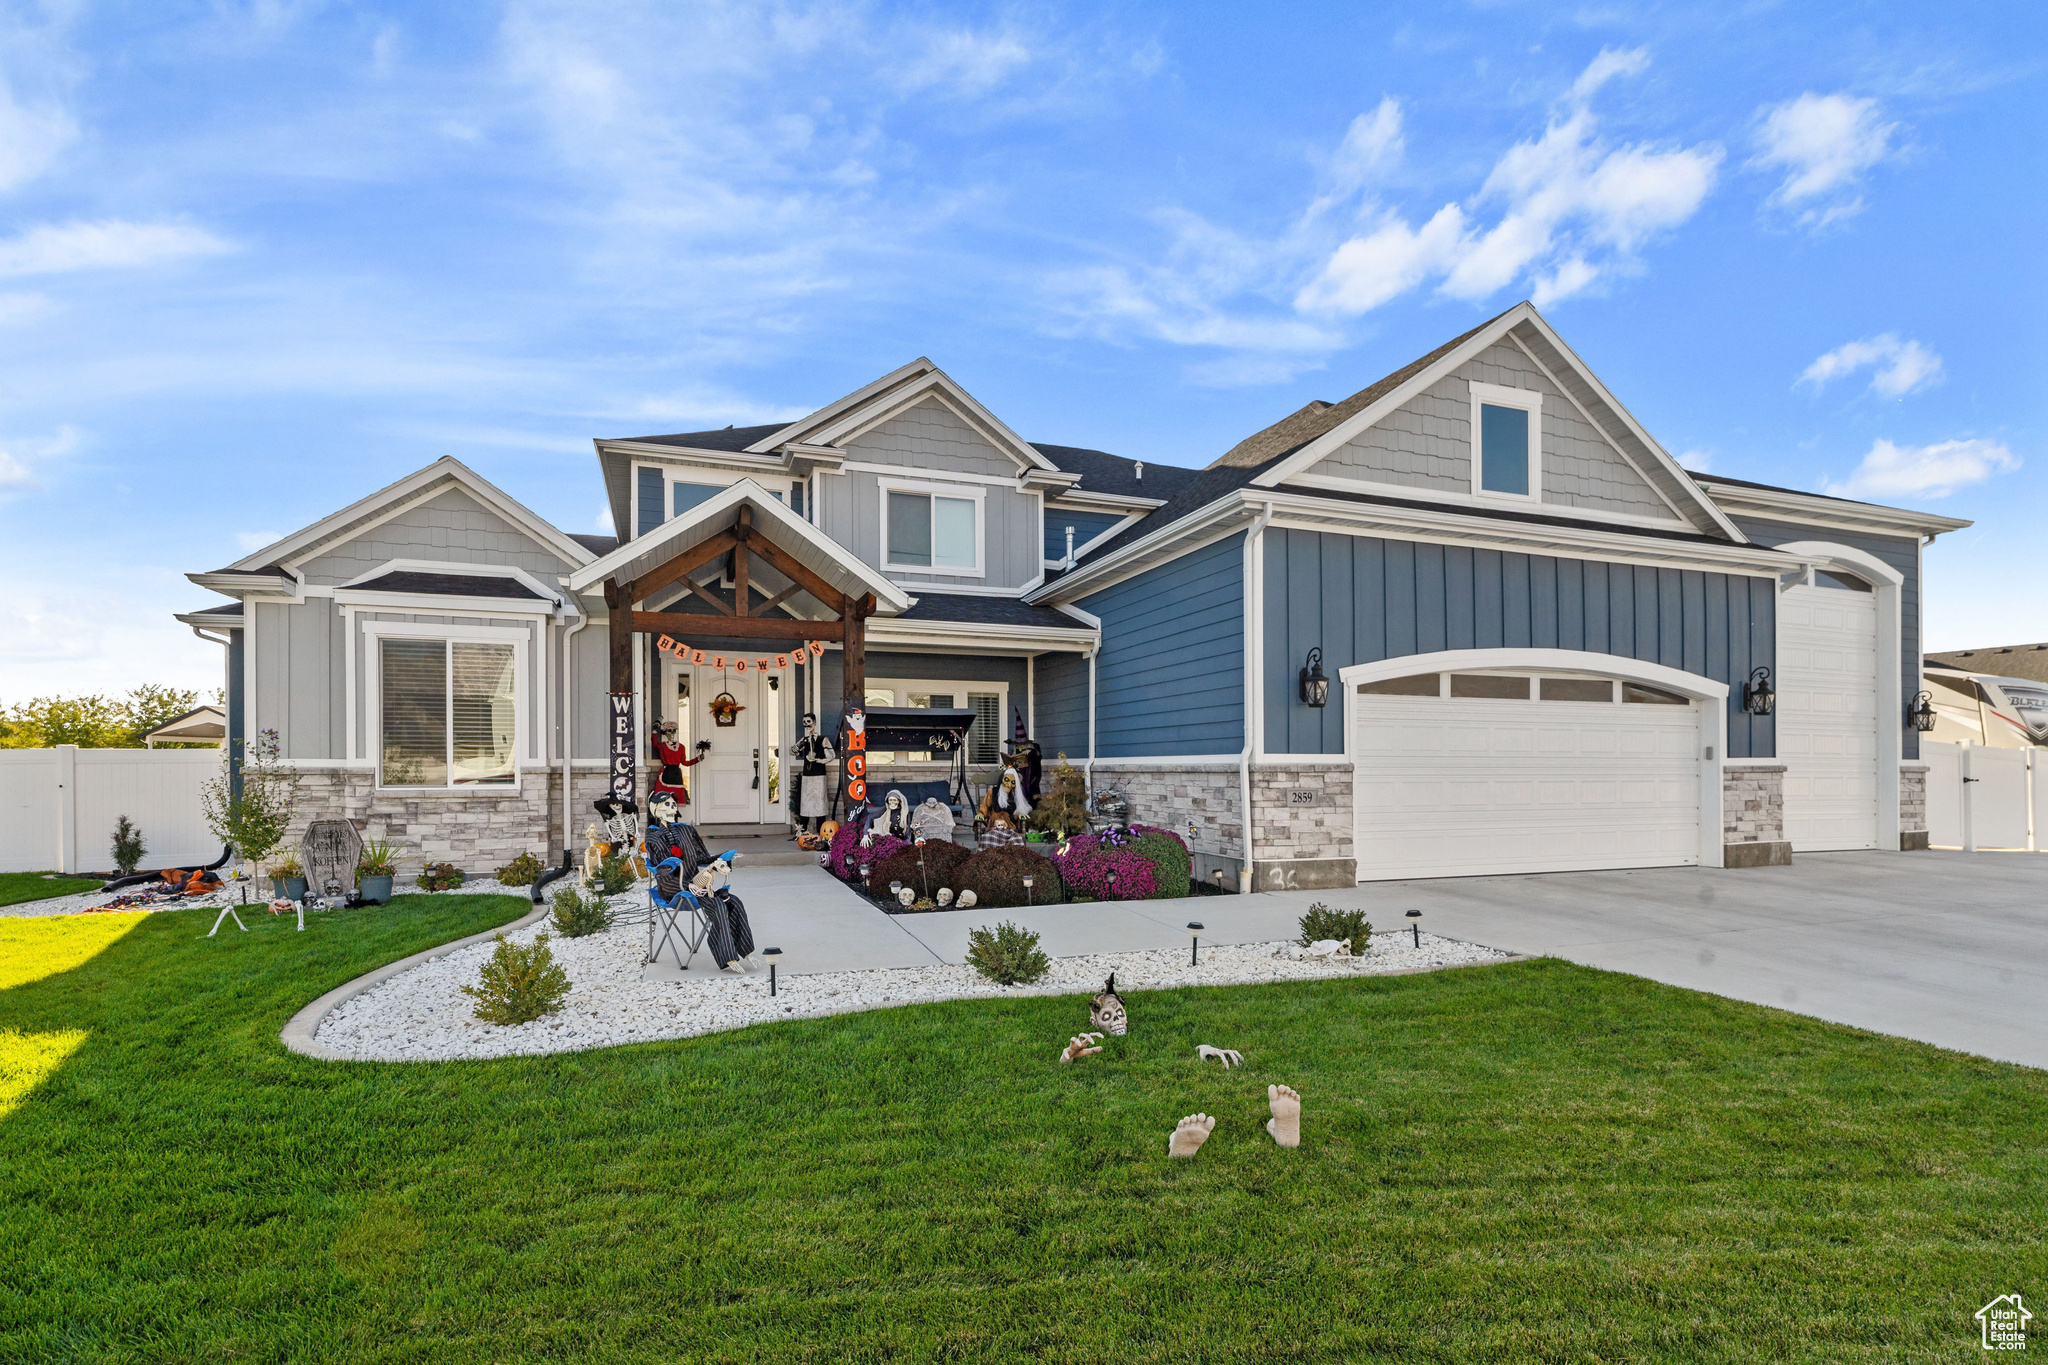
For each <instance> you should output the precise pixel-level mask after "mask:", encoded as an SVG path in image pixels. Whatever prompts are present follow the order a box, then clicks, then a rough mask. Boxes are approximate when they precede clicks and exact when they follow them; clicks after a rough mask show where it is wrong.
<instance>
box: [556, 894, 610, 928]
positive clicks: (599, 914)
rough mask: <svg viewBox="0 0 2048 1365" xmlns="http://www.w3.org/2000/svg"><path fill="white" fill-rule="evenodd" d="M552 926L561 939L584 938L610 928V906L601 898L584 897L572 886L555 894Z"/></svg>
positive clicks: (596, 896) (593, 896) (597, 896)
mask: <svg viewBox="0 0 2048 1365" xmlns="http://www.w3.org/2000/svg"><path fill="white" fill-rule="evenodd" d="M554 912H555V913H554V916H553V918H554V925H555V928H557V929H559V930H561V931H562V937H563V938H584V937H587V936H588V935H591V934H601V933H603V932H604V931H605V930H607V929H609V928H611V927H612V904H611V902H610V901H608V900H606V899H605V898H604V897H603V896H599V895H590V896H585V895H584V894H583V893H582V892H580V891H578V890H577V889H576V888H575V887H573V886H565V887H563V888H562V889H561V890H560V891H557V892H556V893H555V900H554Z"/></svg>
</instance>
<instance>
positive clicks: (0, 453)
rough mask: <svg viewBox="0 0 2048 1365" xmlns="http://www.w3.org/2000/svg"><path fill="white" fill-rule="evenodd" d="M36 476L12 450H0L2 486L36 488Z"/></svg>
mask: <svg viewBox="0 0 2048 1365" xmlns="http://www.w3.org/2000/svg"><path fill="white" fill-rule="evenodd" d="M39 486H40V485H38V484H37V483H36V476H35V475H33V474H31V473H30V472H29V468H28V465H27V464H26V463H25V462H23V460H22V459H21V458H20V457H19V456H17V455H16V454H14V453H13V452H12V451H8V450H0V488H36V487H39Z"/></svg>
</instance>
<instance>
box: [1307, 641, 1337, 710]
mask: <svg viewBox="0 0 2048 1365" xmlns="http://www.w3.org/2000/svg"><path fill="white" fill-rule="evenodd" d="M1301 700H1302V702H1303V703H1304V704H1305V705H1308V706H1317V707H1321V706H1328V705H1329V704H1330V680H1329V679H1328V678H1327V677H1325V676H1324V675H1323V649H1322V646H1321V645H1318V646H1316V647H1315V648H1314V649H1311V650H1310V651H1309V652H1308V661H1307V662H1306V663H1304V664H1303V665H1302V666H1301Z"/></svg>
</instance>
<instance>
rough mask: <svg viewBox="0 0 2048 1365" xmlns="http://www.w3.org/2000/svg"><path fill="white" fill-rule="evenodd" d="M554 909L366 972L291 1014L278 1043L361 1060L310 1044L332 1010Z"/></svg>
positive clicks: (323, 1056)
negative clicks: (372, 988) (459, 949)
mask: <svg viewBox="0 0 2048 1365" xmlns="http://www.w3.org/2000/svg"><path fill="white" fill-rule="evenodd" d="M553 909H554V907H553V906H551V905H547V904H542V905H539V906H537V907H535V908H534V909H533V911H532V912H531V913H529V914H526V915H523V916H521V917H520V918H519V919H516V920H514V921H512V922H511V923H510V924H501V925H499V926H498V927H497V928H495V929H486V930H484V931H483V932H482V933H480V934H471V935H469V936H468V937H466V938H458V939H456V940H455V941H454V942H452V943H444V944H442V945H441V946H440V947H438V948H429V949H427V950H426V951H425V952H423V953H414V954H413V955H412V956H411V957H402V958H400V959H399V960H398V961H396V962H392V963H388V964H386V965H385V966H382V967H379V968H377V970H375V971H373V972H365V973H364V974H363V975H361V976H359V977H357V978H356V979H355V980H353V981H347V982H343V983H342V984H341V985H339V986H336V987H335V988H334V989H333V990H331V991H329V992H327V994H325V995H323V996H321V997H320V998H319V999H318V1000H315V1001H314V1002H313V1003H312V1004H310V1005H308V1006H306V1007H305V1008H304V1009H302V1010H300V1011H299V1012H298V1013H297V1014H294V1015H293V1016H292V1017H291V1018H290V1019H289V1020H288V1021H287V1022H286V1023H285V1026H284V1028H283V1030H282V1031H281V1032H279V1034H278V1035H277V1036H278V1040H279V1041H280V1042H282V1043H283V1044H284V1045H285V1047H287V1048H289V1049H290V1050H291V1051H293V1052H296V1053H298V1054H299V1055H300V1056H301V1057H311V1058H314V1059H315V1060H317V1061H322V1062H355V1061H361V1060H362V1059H361V1058H359V1057H355V1056H353V1055H351V1054H349V1053H346V1052H336V1051H333V1050H332V1049H330V1048H325V1047H322V1046H321V1045H320V1044H318V1043H316V1042H314V1041H313V1034H314V1033H315V1032H316V1031H317V1030H318V1029H319V1027H320V1021H321V1020H322V1019H325V1018H326V1017H327V1016H328V1015H329V1014H331V1013H332V1012H333V1011H334V1007H335V1006H337V1005H339V1004H341V1003H342V1002H343V1001H344V1000H352V999H354V998H355V997H356V996H358V995H361V994H362V993H363V992H364V991H366V990H369V989H370V988H371V987H372V986H375V985H378V984H380V983H382V982H385V981H388V980H390V979H391V978H392V977H394V976H397V975H398V974H399V973H400V972H407V971H411V970H412V969H413V968H414V967H417V966H419V965H420V964H421V963H423V962H432V961H433V960H434V959H435V958H437V957H440V956H442V955H443V954H445V953H452V952H454V951H455V950H456V949H458V948H467V947H469V946H470V945H471V944H472V943H484V942H487V941H489V940H490V939H492V938H495V937H496V936H497V935H499V934H509V933H511V932H512V931H513V930H515V929H524V928H526V926H528V925H529V924H537V923H539V922H540V921H541V920H543V919H545V918H547V916H548V915H549V914H550V913H552V912H553Z"/></svg>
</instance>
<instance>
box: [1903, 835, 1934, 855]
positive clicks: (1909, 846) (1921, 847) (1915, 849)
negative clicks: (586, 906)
mask: <svg viewBox="0 0 2048 1365" xmlns="http://www.w3.org/2000/svg"><path fill="white" fill-rule="evenodd" d="M1927 848H1928V843H1927V831H1926V830H1924V829H1902V830H1900V831H1899V852H1901V853H1924V852H1926V851H1927Z"/></svg>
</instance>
